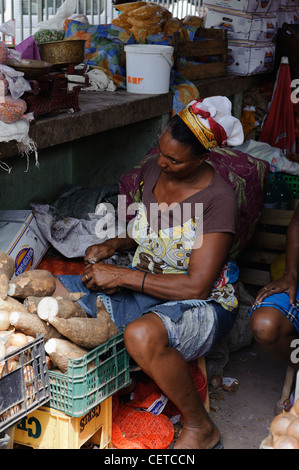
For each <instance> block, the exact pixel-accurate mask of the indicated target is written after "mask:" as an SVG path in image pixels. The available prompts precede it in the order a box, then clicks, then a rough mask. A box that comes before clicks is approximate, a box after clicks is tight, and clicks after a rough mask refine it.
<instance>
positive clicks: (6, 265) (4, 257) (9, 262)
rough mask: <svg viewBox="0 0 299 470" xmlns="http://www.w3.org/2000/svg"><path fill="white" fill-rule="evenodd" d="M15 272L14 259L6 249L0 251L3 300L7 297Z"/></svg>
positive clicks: (0, 280) (0, 284)
mask: <svg viewBox="0 0 299 470" xmlns="http://www.w3.org/2000/svg"><path fill="white" fill-rule="evenodd" d="M14 273H15V262H14V259H13V258H12V257H11V256H9V255H8V254H7V253H5V251H0V298H1V299H3V300H5V299H6V298H7V295H8V286H9V281H10V279H11V278H12V277H13V275H14Z"/></svg>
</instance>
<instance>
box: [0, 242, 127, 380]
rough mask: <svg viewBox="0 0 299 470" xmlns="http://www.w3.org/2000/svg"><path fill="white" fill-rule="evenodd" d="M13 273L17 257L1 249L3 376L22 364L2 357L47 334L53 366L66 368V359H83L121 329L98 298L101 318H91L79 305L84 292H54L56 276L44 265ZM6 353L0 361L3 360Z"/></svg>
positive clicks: (0, 352) (0, 367)
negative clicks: (7, 364)
mask: <svg viewBox="0 0 299 470" xmlns="http://www.w3.org/2000/svg"><path fill="white" fill-rule="evenodd" d="M13 276H14V260H13V259H12V258H11V257H10V256H8V255H7V254H6V253H4V252H1V251H0V378H1V377H2V376H3V375H4V374H5V373H8V372H10V371H11V370H13V368H14V367H17V366H18V356H17V354H16V356H15V357H12V359H11V361H10V362H11V366H10V368H9V371H7V370H5V368H4V357H5V356H6V355H7V354H9V353H11V352H13V351H14V350H16V349H17V348H19V347H21V346H24V345H26V344H27V343H28V342H29V341H31V340H32V339H34V338H36V337H37V335H38V334H41V335H43V336H44V341H45V350H46V354H47V355H48V365H49V368H57V369H58V370H59V371H61V372H65V371H66V365H67V358H68V357H70V358H79V357H82V355H84V354H86V353H87V352H88V351H90V350H92V349H94V348H96V347H97V346H99V345H102V344H104V343H105V342H106V341H108V339H110V338H112V337H113V336H115V335H117V334H118V333H119V331H118V328H117V327H116V325H115V324H114V323H113V322H112V320H111V318H110V315H109V314H108V312H107V310H106V309H105V307H104V305H103V303H102V302H101V300H100V299H99V298H98V300H97V317H96V318H91V317H89V316H88V315H87V314H86V313H85V311H84V310H83V309H82V308H81V307H80V306H79V305H78V304H77V301H78V300H79V299H80V298H81V297H82V296H84V295H85V294H83V293H82V292H78V293H69V294H66V295H65V296H55V297H53V296H52V294H53V293H54V291H55V278H54V276H53V275H52V274H51V273H50V272H49V271H46V270H42V269H32V270H29V271H25V272H24V273H22V274H20V275H19V276H16V277H13ZM1 358H2V361H1Z"/></svg>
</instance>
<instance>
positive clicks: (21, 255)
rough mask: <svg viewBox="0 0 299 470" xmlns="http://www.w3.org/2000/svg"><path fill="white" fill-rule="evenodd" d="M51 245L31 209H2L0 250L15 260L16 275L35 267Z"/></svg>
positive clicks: (0, 216)
mask: <svg viewBox="0 0 299 470" xmlns="http://www.w3.org/2000/svg"><path fill="white" fill-rule="evenodd" d="M48 247H49V244H48V242H47V241H46V240H45V239H44V237H43V236H42V234H41V232H40V230H39V228H38V225H37V223H36V220H35V218H34V216H33V214H32V212H31V211H30V210H16V211H13V210H7V211H5V210H0V250H1V251H4V252H5V253H7V254H8V255H10V256H11V257H12V258H13V259H14V260H15V275H16V276H18V275H19V274H21V273H22V272H24V271H27V270H28V269H34V268H35V267H36V266H37V265H38V264H39V262H40V261H41V259H42V257H43V256H44V254H45V253H46V251H47V249H48Z"/></svg>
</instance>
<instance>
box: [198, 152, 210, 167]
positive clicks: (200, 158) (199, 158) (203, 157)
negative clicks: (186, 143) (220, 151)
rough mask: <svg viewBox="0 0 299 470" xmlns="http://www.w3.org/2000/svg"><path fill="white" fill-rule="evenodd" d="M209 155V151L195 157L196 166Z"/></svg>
mask: <svg viewBox="0 0 299 470" xmlns="http://www.w3.org/2000/svg"><path fill="white" fill-rule="evenodd" d="M209 155H210V154H209V153H204V154H203V155H200V157H198V158H197V159H196V160H197V164H198V166H199V165H201V164H202V163H203V162H204V161H205V160H207V158H208V157H209Z"/></svg>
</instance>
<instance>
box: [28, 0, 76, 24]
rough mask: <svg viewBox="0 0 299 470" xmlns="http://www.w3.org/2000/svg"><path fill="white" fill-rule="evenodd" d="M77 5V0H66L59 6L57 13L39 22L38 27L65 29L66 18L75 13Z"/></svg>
mask: <svg viewBox="0 0 299 470" xmlns="http://www.w3.org/2000/svg"><path fill="white" fill-rule="evenodd" d="M76 6H77V1H76V0H65V1H64V2H63V3H62V5H61V7H59V8H58V10H57V13H56V15H55V16H53V18H49V19H48V20H45V21H41V22H40V23H38V25H37V28H40V29H57V30H63V24H64V22H65V20H66V19H67V18H69V17H70V16H71V15H73V14H74V13H75V10H76Z"/></svg>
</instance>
